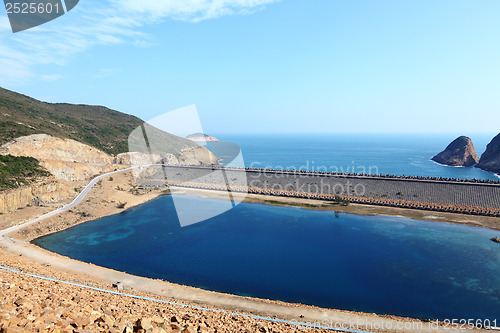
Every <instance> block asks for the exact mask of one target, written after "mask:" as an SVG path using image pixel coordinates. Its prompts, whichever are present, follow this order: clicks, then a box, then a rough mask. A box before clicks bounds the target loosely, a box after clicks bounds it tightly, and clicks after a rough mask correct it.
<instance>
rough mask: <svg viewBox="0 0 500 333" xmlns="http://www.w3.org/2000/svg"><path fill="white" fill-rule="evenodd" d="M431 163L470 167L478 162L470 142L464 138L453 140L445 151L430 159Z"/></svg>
mask: <svg viewBox="0 0 500 333" xmlns="http://www.w3.org/2000/svg"><path fill="white" fill-rule="evenodd" d="M432 160H433V161H435V162H437V163H439V164H444V165H449V166H465V167H470V166H473V165H474V164H476V163H477V162H478V160H479V159H478V158H477V155H476V150H475V148H474V144H473V143H472V140H471V139H470V138H468V137H466V136H461V137H459V138H457V139H455V140H454V141H453V142H452V143H450V144H449V145H448V147H446V149H445V150H443V151H442V152H440V153H439V154H437V155H436V156H434V157H433V158H432Z"/></svg>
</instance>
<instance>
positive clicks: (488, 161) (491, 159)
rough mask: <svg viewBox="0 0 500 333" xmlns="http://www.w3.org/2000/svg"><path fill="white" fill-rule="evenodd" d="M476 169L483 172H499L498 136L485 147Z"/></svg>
mask: <svg viewBox="0 0 500 333" xmlns="http://www.w3.org/2000/svg"><path fill="white" fill-rule="evenodd" d="M476 167H477V168H480V169H483V170H485V171H492V172H500V134H498V135H497V136H496V137H494V138H493V140H491V142H490V143H489V144H488V146H486V151H485V152H484V153H483V155H481V159H480V160H479V163H478V164H477V165H476Z"/></svg>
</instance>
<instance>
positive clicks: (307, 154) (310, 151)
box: [215, 133, 500, 180]
mask: <svg viewBox="0 0 500 333" xmlns="http://www.w3.org/2000/svg"><path fill="white" fill-rule="evenodd" d="M495 135H496V134H494V133H492V134H476V135H469V137H470V138H471V139H472V141H473V142H474V145H475V148H476V153H477V155H478V156H479V157H480V156H481V154H482V153H483V152H484V151H485V150H486V145H487V144H488V143H489V142H490V141H491V139H493V137H494V136H495ZM459 136H460V135H458V134H297V135H291V134H279V135H278V134H276V135H269V134H267V135H262V134H256V135H234V134H220V135H215V137H217V138H218V139H219V140H221V141H227V142H232V143H235V144H237V145H239V146H240V148H241V151H242V155H243V158H244V160H245V165H246V166H254V167H257V168H264V167H273V168H297V169H298V168H302V169H303V170H309V171H313V170H328V171H338V172H356V173H361V172H364V173H370V174H376V173H378V174H394V175H412V176H413V175H418V176H430V177H449V178H463V179H472V178H476V179H492V180H500V177H499V176H498V175H497V174H495V173H492V172H485V171H482V170H481V169H478V168H474V167H469V168H463V167H449V166H444V165H440V164H438V163H436V162H434V161H432V160H431V158H432V157H433V156H434V155H437V154H438V153H440V152H441V151H443V150H444V149H445V148H446V146H448V144H450V143H451V142H452V141H453V140H454V139H456V138H457V137H459Z"/></svg>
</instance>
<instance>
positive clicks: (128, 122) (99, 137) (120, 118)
mask: <svg viewBox="0 0 500 333" xmlns="http://www.w3.org/2000/svg"><path fill="white" fill-rule="evenodd" d="M143 123H144V121H143V120H141V119H139V118H137V117H135V116H132V115H129V114H125V113H122V112H119V111H115V110H111V109H108V108H106V107H103V106H92V105H82V104H79V105H76V104H66V103H46V102H42V101H39V100H36V99H34V98H31V97H29V96H25V95H22V94H19V93H16V92H13V91H10V90H7V89H3V88H0V146H1V145H2V144H4V143H7V142H9V141H11V140H12V139H15V138H18V137H21V136H27V135H32V134H48V135H51V136H54V137H58V138H62V139H73V140H75V141H79V142H81V143H85V144H88V145H90V146H93V147H95V148H98V149H100V150H102V151H104V152H106V153H108V154H115V155H116V154H119V153H124V152H127V151H128V137H129V135H130V133H131V132H132V131H133V130H134V129H136V128H137V127H139V126H141V125H142V124H143ZM163 133H164V136H165V137H166V138H168V141H169V146H171V147H172V148H173V149H177V150H181V149H182V148H184V147H196V144H195V143H194V142H192V141H190V140H186V139H184V138H180V137H177V136H175V135H172V134H169V133H165V132H163Z"/></svg>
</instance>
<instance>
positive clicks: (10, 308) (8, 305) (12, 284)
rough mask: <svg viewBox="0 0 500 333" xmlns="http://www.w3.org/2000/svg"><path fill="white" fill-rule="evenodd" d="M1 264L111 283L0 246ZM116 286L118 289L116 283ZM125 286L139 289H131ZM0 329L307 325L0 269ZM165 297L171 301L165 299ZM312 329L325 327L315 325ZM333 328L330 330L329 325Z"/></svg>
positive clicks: (164, 332)
mask: <svg viewBox="0 0 500 333" xmlns="http://www.w3.org/2000/svg"><path fill="white" fill-rule="evenodd" d="M0 260H1V262H2V265H4V266H9V267H13V268H15V269H17V270H22V271H23V272H29V273H31V274H37V275H44V276H50V277H51V278H55V279H61V280H65V281H71V282H74V283H81V284H87V285H91V286H94V287H98V288H102V289H108V290H109V289H111V288H110V287H111V286H109V285H107V284H104V283H103V282H102V281H93V280H85V279H83V278H82V277H77V276H74V275H70V274H68V273H64V272H54V271H53V270H52V269H51V268H50V265H48V264H46V265H44V266H42V265H38V264H33V263H31V262H29V261H27V260H25V259H24V257H19V256H14V255H12V254H9V253H6V252H4V251H3V250H0ZM114 291H117V290H116V289H115V290H114ZM124 292H128V293H133V294H139V296H145V297H151V295H143V294H140V293H137V292H135V291H130V290H125V291H124ZM0 295H1V296H2V297H0V332H61V333H62V332H89V333H90V332H113V333H114V332H117V333H133V332H144V333H174V332H175V333H181V332H185V333H215V332H217V333H222V332H290V331H293V332H311V331H312V329H311V328H308V327H303V328H298V329H297V328H295V327H292V326H291V325H289V324H284V323H277V322H267V321H264V320H258V319H253V318H250V317H246V316H236V315H233V314H230V313H226V312H223V311H217V309H215V310H216V311H203V310H200V309H196V308H190V307H185V306H181V305H177V304H167V303H160V302H154V301H151V300H143V299H133V298H130V297H127V296H121V295H114V294H109V293H105V292H102V291H96V290H89V289H84V288H81V287H78V286H75V285H68V284H64V283H61V282H54V281H47V280H40V279H36V278H34V277H30V276H26V275H19V274H15V273H11V272H7V271H5V270H0ZM166 301H172V300H171V299H167V300H166ZM314 332H327V331H326V330H316V329H315V330H314ZM328 332H331V331H328Z"/></svg>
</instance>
